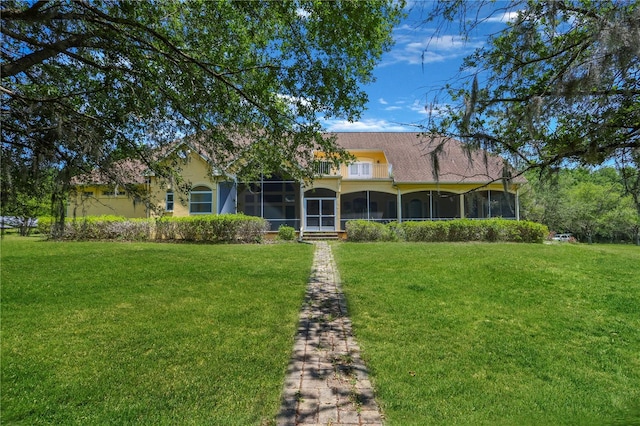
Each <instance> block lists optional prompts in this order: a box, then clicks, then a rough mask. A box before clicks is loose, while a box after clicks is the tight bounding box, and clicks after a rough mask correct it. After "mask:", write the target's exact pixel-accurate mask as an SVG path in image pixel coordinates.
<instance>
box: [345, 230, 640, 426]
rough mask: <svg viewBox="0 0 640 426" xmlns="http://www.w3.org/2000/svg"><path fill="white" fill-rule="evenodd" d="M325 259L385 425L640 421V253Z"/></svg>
mask: <svg viewBox="0 0 640 426" xmlns="http://www.w3.org/2000/svg"><path fill="white" fill-rule="evenodd" d="M334 254H335V256H336V260H337V262H338V265H339V270H340V274H341V277H342V281H343V290H344V291H345V293H346V297H347V300H348V305H349V313H350V315H351V318H352V321H353V324H354V329H355V333H356V337H357V339H358V342H359V344H360V346H361V348H362V350H363V356H364V358H365V360H366V362H367V364H368V366H369V368H370V370H371V374H372V380H373V382H374V384H375V386H376V389H377V392H378V396H379V402H380V403H381V406H382V408H383V411H384V413H385V415H386V418H387V423H388V424H389V425H403V426H404V425H425V424H435V425H439V424H468V425H481V424H486V425H489V424H491V425H494V424H505V425H521V424H527V425H547V424H548V425H558V424H572V425H578V424H580V425H583V424H597V425H602V424H634V425H639V424H640V248H638V247H634V246H606V245H605V246H601V245H594V246H587V245H569V244H558V245H542V244H541V245H529V244H446V243H442V244H402V243H393V244H384V243H379V244H378V243H375V244H352V243H347V244H340V245H334Z"/></svg>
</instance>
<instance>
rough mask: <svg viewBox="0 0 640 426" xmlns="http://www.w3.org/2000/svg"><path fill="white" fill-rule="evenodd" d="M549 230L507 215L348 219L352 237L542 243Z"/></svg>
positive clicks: (377, 239) (360, 238) (349, 239)
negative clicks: (384, 220)
mask: <svg viewBox="0 0 640 426" xmlns="http://www.w3.org/2000/svg"><path fill="white" fill-rule="evenodd" d="M548 234H549V230H548V229H547V227H546V226H544V225H541V224H538V223H534V222H529V221H514V220H506V219H486V220H470V219H456V220H451V221H424V222H413V221H408V222H402V223H399V224H398V223H396V222H392V223H389V224H387V225H383V224H380V223H376V222H368V221H365V220H355V221H348V222H347V239H348V241H356V242H361V241H393V240H400V241H409V242H444V241H449V242H453V241H490V242H496V241H500V242H524V243H541V242H542V241H543V240H544V239H545V238H546V237H547V235H548Z"/></svg>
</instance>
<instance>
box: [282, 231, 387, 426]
mask: <svg viewBox="0 0 640 426" xmlns="http://www.w3.org/2000/svg"><path fill="white" fill-rule="evenodd" d="M339 281H340V280H339V275H338V272H337V269H336V267H335V263H334V261H333V255H332V253H331V247H330V246H329V244H327V243H326V242H324V241H320V242H317V243H316V251H315V257H314V265H313V273H312V275H311V278H310V280H309V286H308V288H307V295H306V299H305V304H304V307H303V309H302V312H301V313H300V326H299V328H298V333H297V335H296V341H295V344H294V348H293V354H292V358H291V362H290V363H289V367H288V371H287V378H286V380H285V384H284V390H283V402H282V408H281V410H280V414H279V415H278V418H277V424H278V425H282V426H284V425H300V426H301V425H382V419H381V416H380V411H379V409H378V406H377V404H376V402H375V399H374V393H373V388H372V386H371V382H370V381H369V379H368V375H367V371H366V368H365V366H364V363H363V362H362V360H361V359H360V349H359V348H358V345H357V343H356V342H355V340H354V338H353V336H352V334H351V322H350V321H349V318H348V317H347V310H346V305H345V301H344V297H343V295H342V292H341V290H340V282H339Z"/></svg>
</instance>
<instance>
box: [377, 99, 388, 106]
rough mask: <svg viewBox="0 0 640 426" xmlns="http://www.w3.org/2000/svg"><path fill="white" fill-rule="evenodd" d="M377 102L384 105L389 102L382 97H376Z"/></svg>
mask: <svg viewBox="0 0 640 426" xmlns="http://www.w3.org/2000/svg"><path fill="white" fill-rule="evenodd" d="M378 102H380V103H381V104H382V105H386V104H388V103H389V102H387V101H385V100H384V98H380V99H378Z"/></svg>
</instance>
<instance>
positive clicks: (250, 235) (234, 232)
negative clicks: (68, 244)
mask: <svg viewBox="0 0 640 426" xmlns="http://www.w3.org/2000/svg"><path fill="white" fill-rule="evenodd" d="M53 222H54V219H53V218H52V217H50V216H49V217H41V218H39V220H38V229H39V231H40V232H41V233H42V234H44V235H49V234H50V232H51V228H52V224H53ZM268 229H269V225H268V223H267V221H266V220H264V219H262V218H259V217H254V216H245V215H243V214H221V215H200V216H188V217H176V218H160V219H127V218H124V217H119V216H86V217H82V218H80V219H75V220H74V219H70V218H67V220H66V223H65V227H64V232H63V233H62V235H61V238H62V239H66V240H125V241H150V240H151V239H152V238H153V236H155V239H156V240H158V241H161V240H167V241H177V240H183V241H197V242H204V243H259V242H261V241H262V239H263V236H264V234H265V232H267V230H268Z"/></svg>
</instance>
